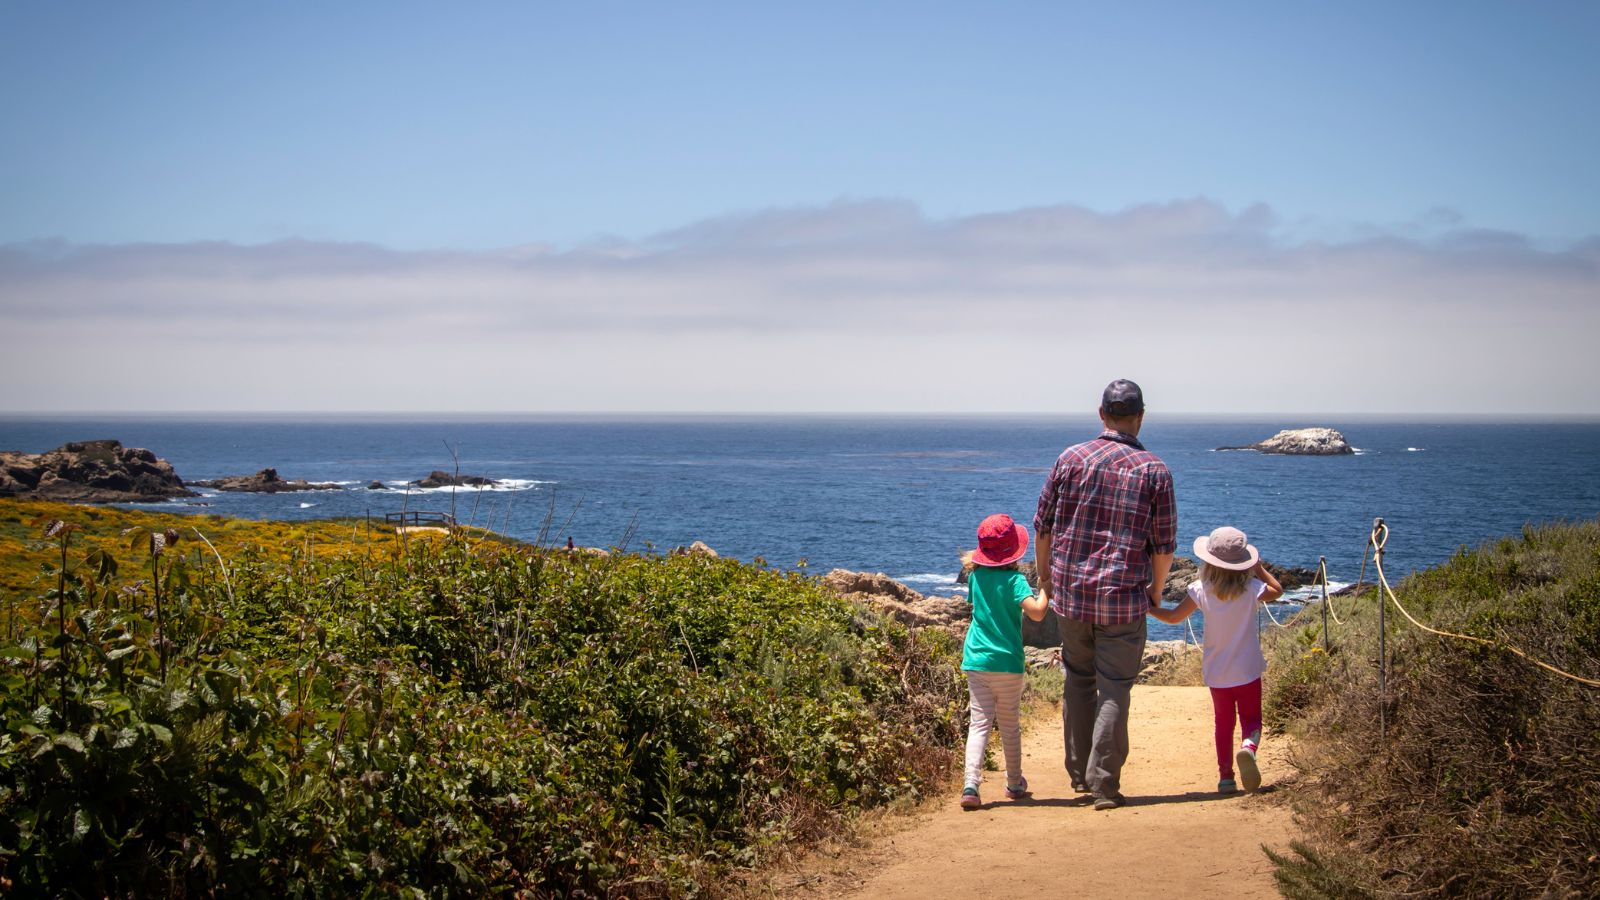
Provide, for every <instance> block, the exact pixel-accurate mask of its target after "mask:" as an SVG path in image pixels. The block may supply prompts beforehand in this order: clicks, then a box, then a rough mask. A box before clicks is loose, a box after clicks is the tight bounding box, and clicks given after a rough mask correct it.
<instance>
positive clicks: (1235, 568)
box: [1150, 525, 1283, 794]
mask: <svg viewBox="0 0 1600 900" xmlns="http://www.w3.org/2000/svg"><path fill="white" fill-rule="evenodd" d="M1248 540H1249V539H1248V538H1246V537H1245V533H1244V532H1242V531H1240V530H1239V529H1237V528H1232V527H1230V526H1227V525H1224V526H1222V527H1221V528H1218V529H1217V530H1216V531H1213V532H1211V534H1210V535H1209V536H1205V537H1197V538H1195V539H1194V555H1195V556H1196V557H1197V558H1199V560H1200V577H1199V578H1198V579H1197V580H1196V581H1195V582H1194V583H1193V584H1191V585H1189V593H1188V595H1187V596H1185V597H1184V598H1183V601H1182V602H1180V603H1179V604H1178V605H1177V606H1175V607H1173V608H1172V609H1163V608H1162V607H1161V606H1160V605H1159V604H1156V605H1154V606H1152V607H1151V608H1150V615H1152V616H1155V617H1156V618H1157V619H1160V620H1161V621H1163V622H1165V623H1167V624H1168V625H1176V624H1178V623H1179V622H1182V621H1183V620H1184V619H1187V618H1189V616H1190V615H1192V614H1193V613H1194V611H1195V610H1196V609H1198V610H1200V611H1201V612H1203V613H1205V615H1206V631H1205V656H1204V657H1203V659H1202V661H1201V663H1200V672H1201V674H1202V676H1203V677H1204V678H1205V682H1206V687H1208V688H1210V689H1211V711H1212V714H1213V718H1214V719H1215V720H1216V726H1217V727H1216V739H1217V772H1218V777H1219V778H1220V780H1219V781H1218V782H1217V792H1218V793H1222V794H1231V793H1233V792H1235V791H1237V790H1238V789H1239V786H1238V785H1237V784H1235V783H1234V780H1233V766H1234V763H1238V765H1239V780H1240V781H1243V782H1244V789H1245V790H1247V791H1253V790H1255V789H1256V788H1258V787H1260V786H1261V768H1260V767H1259V766H1257V765H1256V753H1257V752H1258V751H1259V750H1260V748H1261V676H1262V674H1263V673H1264V672H1266V671H1267V658H1266V657H1265V656H1263V655H1262V654H1261V637H1260V635H1259V633H1258V632H1257V629H1256V604H1258V603H1271V602H1272V601H1273V600H1276V599H1278V598H1279V597H1282V596H1283V585H1281V584H1279V583H1278V579H1276V578H1273V577H1272V573H1271V572H1268V571H1267V564H1266V561H1265V560H1262V559H1261V558H1260V554H1259V553H1257V552H1256V548H1255V547H1254V546H1252V545H1251V544H1250V543H1249V542H1248ZM1235 715H1237V716H1238V720H1239V734H1240V735H1241V736H1242V737H1243V741H1241V742H1240V744H1239V749H1238V752H1234V749H1233V722H1234V717H1235Z"/></svg>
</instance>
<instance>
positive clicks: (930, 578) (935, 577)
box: [892, 572, 956, 584]
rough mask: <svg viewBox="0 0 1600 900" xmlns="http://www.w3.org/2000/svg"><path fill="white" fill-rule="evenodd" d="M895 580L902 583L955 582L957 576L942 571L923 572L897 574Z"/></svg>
mask: <svg viewBox="0 0 1600 900" xmlns="http://www.w3.org/2000/svg"><path fill="white" fill-rule="evenodd" d="M892 577H893V578H894V580H895V581H898V582H900V583H901V584H955V583H956V576H954V575H946V574H944V573H942V572H922V573H919V574H916V575H895V576H892Z"/></svg>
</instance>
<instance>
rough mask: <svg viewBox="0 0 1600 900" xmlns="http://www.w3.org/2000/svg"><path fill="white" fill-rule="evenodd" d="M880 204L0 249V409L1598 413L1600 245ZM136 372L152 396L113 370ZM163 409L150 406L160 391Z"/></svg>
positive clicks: (1255, 214) (1173, 208)
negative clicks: (468, 243) (263, 239)
mask: <svg viewBox="0 0 1600 900" xmlns="http://www.w3.org/2000/svg"><path fill="white" fill-rule="evenodd" d="M1446 212H1447V211H1444V212H1438V213H1435V214H1433V215H1431V216H1430V219H1429V227H1428V228H1427V229H1425V230H1423V231H1421V232H1419V231H1418V230H1415V229H1402V230H1397V231H1396V232H1395V233H1383V232H1371V233H1367V234H1363V235H1359V236H1355V237H1349V238H1344V239H1339V240H1313V239H1305V238H1297V237H1294V236H1293V234H1294V231H1295V229H1294V228H1292V227H1288V226H1285V225H1284V224H1282V223H1280V222H1279V221H1278V220H1277V219H1276V217H1275V216H1274V214H1273V213H1272V211H1271V210H1270V209H1268V208H1266V207H1264V206H1255V207H1250V208H1248V209H1245V210H1242V211H1238V212H1233V211H1229V210H1228V209H1226V208H1224V207H1222V206H1220V205H1218V204H1216V203H1212V202H1209V201H1206V200H1191V201H1183V202H1175V203H1169V204H1158V205H1147V206H1140V207H1134V208H1130V209H1127V210H1124V211H1122V212H1117V213H1110V214H1106V213H1097V212H1093V211H1090V210H1085V209H1082V208H1079V207H1073V206H1054V207H1041V208H1036V209H1024V210H1016V211H1012V212H1004V213H993V214H986V215H978V216H970V217H964V218H957V219H948V220H935V219H930V218H928V217H926V216H924V215H923V214H922V213H921V212H920V211H919V210H918V209H917V208H916V207H915V206H913V205H911V204H907V203H902V202H894V201H865V202H850V203H838V204H834V205H830V206H824V207H813V208H801V209H779V210H769V211H763V212H756V213H748V214H742V215H734V216H726V217H721V218H717V219H713V220H708V221H704V222H699V223H695V224H692V225H689V226H686V227H684V228H681V229H677V230H674V231H670V232H667V233H663V234H660V235H656V236H653V237H650V238H647V239H643V240H639V241H621V240H612V241H607V242H598V243H595V244H591V245H587V246H582V247H577V248H574V249H567V250H555V249H551V248H547V247H540V246H525V247H516V248H508V249H505V250H501V251H493V252H471V253H469V252H447V251H438V252H425V253H416V252H397V251H391V250H387V249H384V248H381V247H375V246H371V245H363V244H334V243H318V242H309V241H288V242H280V243H273V244H263V245H254V246H238V245H233V244H226V243H196V244H182V245H137V244H134V245H116V246H96V245H74V244H69V243H63V242H35V243H29V244H12V245H7V246H0V311H3V314H4V316H5V321H6V331H7V332H8V336H9V338H10V340H8V343H9V344H10V345H11V347H12V348H13V349H14V352H12V353H8V354H7V355H6V359H5V361H4V362H0V375H3V376H4V378H5V380H6V382H7V383H8V384H10V385H12V390H11V391H9V392H8V396H7V397H6V398H5V400H4V401H0V408H5V409H11V410H14V411H31V410H53V409H92V410H108V409H122V408H125V409H140V410H152V409H221V410H234V409H238V410H256V409H372V410H443V409H471V410H650V409H663V410H708V411H718V410H779V411H783V410H841V411H850V410H906V411H944V410H949V411H961V410H1014V411H1061V410H1071V411H1074V412H1077V411H1082V410H1084V409H1085V408H1086V407H1092V405H1093V402H1094V398H1095V394H1096V392H1097V391H1098V386H1099V385H1102V384H1103V383H1104V382H1105V381H1106V380H1107V379H1108V378H1110V377H1116V376H1128V377H1134V378H1137V379H1140V380H1141V381H1143V382H1145V384H1146V389H1147V391H1149V392H1150V393H1151V395H1152V405H1153V406H1154V407H1157V408H1164V409H1167V410H1184V411H1194V412H1226V413H1250V412H1257V411H1260V412H1275V411H1296V410H1298V411H1319V410H1326V411H1340V412H1407V411H1428V412H1460V413H1470V412H1526V413H1534V414H1540V413H1582V414H1593V413H1597V412H1600V401H1597V400H1596V399H1594V398H1593V397H1591V396H1587V395H1589V394H1591V393H1592V392H1591V391H1589V390H1588V386H1590V385H1593V384H1595V383H1597V381H1600V378H1597V376H1600V364H1597V363H1596V362H1595V361H1594V360H1595V359H1596V358H1597V357H1600V354H1596V353H1595V352H1594V350H1593V348H1592V347H1590V346H1589V344H1590V343H1591V340H1592V337H1593V336H1594V335H1597V334H1600V239H1591V240H1588V241H1584V242H1579V243H1575V244H1572V245H1570V246H1567V247H1564V248H1559V249H1549V248H1541V247H1537V246H1535V245H1534V244H1533V243H1531V242H1530V241H1529V240H1527V239H1526V238H1524V237H1522V236H1520V235H1516V234H1510V233H1505V232H1493V231H1485V230H1474V229H1469V228H1466V227H1464V225H1463V223H1462V222H1461V220H1460V218H1459V217H1458V216H1454V215H1453V214H1446ZM136 373H143V375H144V377H143V378H139V377H134V378H130V377H129V376H132V375H135V374H136ZM152 386H153V387H154V388H155V389H151V387H152Z"/></svg>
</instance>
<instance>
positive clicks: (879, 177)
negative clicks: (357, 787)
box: [0, 0, 1600, 416]
mask: <svg viewBox="0 0 1600 900" xmlns="http://www.w3.org/2000/svg"><path fill="white" fill-rule="evenodd" d="M1596 46H1600V5H1597V4H1594V3H1591V2H1548V3H1546V2H1537V3H1527V4H1505V3H1480V2H1409V3H1393V2H1388V3H1366V2H1351V3H1342V4H1302V3H1284V4H1232V3H1216V4H1192V3H1140V2H1135V3H1126V4H1115V5H1112V4H1080V3H1072V2H1051V3H1007V2H997V3H992V4H941V3H930V2H922V3H915V4H911V3H873V4H861V3H828V2H814V3H808V4H750V3H723V4H715V3H692V2H690V3H677V4H644V3H639V4H629V3H607V2H595V3H582V4H574V3H537V2H517V3H501V2H477V3H467V4H450V5H445V4H433V3H395V2H390V3H360V2H349V3H340V4H321V5H318V6H316V7H313V6H312V5H309V4H307V5H293V4H215V3H164V2H151V3H145V4H85V3H77V2H66V3H42V2H29V0H12V2H7V3H4V4H0V327H3V334H4V340H3V346H4V347H5V348H6V349H5V351H4V353H3V354H0V383H4V384H5V385H6V386H7V390H6V391H5V395H4V397H3V398H0V412H16V413H33V412H73V411H93V412H108V411H186V410H187V411H225V412H250V411H294V410H305V411H357V410H359V411H375V412H426V411H484V412H518V411H521V412H666V411H683V412H909V413H918V412H1039V413H1051V412H1072V413H1081V412H1084V411H1087V410H1090V409H1092V408H1093V406H1094V404H1095V403H1096V401H1097V399H1098V395H1099V390H1100V388H1101V387H1103V386H1104V384H1105V383H1106V382H1107V381H1109V380H1111V379H1112V378H1118V377H1127V378H1133V379H1134V380H1136V381H1139V382H1140V383H1141V384H1143V385H1144V387H1145V391H1146V394H1147V400H1148V402H1149V404H1150V407H1151V410H1152V414H1155V412H1156V411H1158V410H1164V411H1169V412H1180V413H1195V414H1208V413H1216V414H1230V415H1253V414H1291V413H1292V414H1304V415H1311V416H1314V415H1335V414H1413V413H1435V414H1447V415H1449V414H1459V415H1495V414H1519V415H1560V416H1569V415H1578V416H1595V415H1600V391H1596V390H1594V387H1595V386H1596V385H1597V384H1600V354H1596V353H1594V352H1593V349H1592V347H1591V344H1592V341H1593V338H1594V337H1596V336H1600V175H1597V173H1596V171H1595V168H1596V165H1595V162H1594V161H1595V160H1596V159H1600V116H1597V115H1596V114H1595V102H1594V96H1595V94H1594V90H1595V85H1597V84H1600V54H1597V53H1595V52H1593V48H1594V47H1596Z"/></svg>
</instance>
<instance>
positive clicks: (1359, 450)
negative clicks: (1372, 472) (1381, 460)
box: [1350, 447, 1367, 456]
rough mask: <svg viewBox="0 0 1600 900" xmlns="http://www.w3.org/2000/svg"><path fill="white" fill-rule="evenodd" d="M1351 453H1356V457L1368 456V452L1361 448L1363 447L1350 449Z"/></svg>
mask: <svg viewBox="0 0 1600 900" xmlns="http://www.w3.org/2000/svg"><path fill="white" fill-rule="evenodd" d="M1350 452H1351V453H1354V454H1355V455H1356V456H1366V455H1367V451H1366V450H1365V449H1363V448H1361V447H1351V448H1350Z"/></svg>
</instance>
